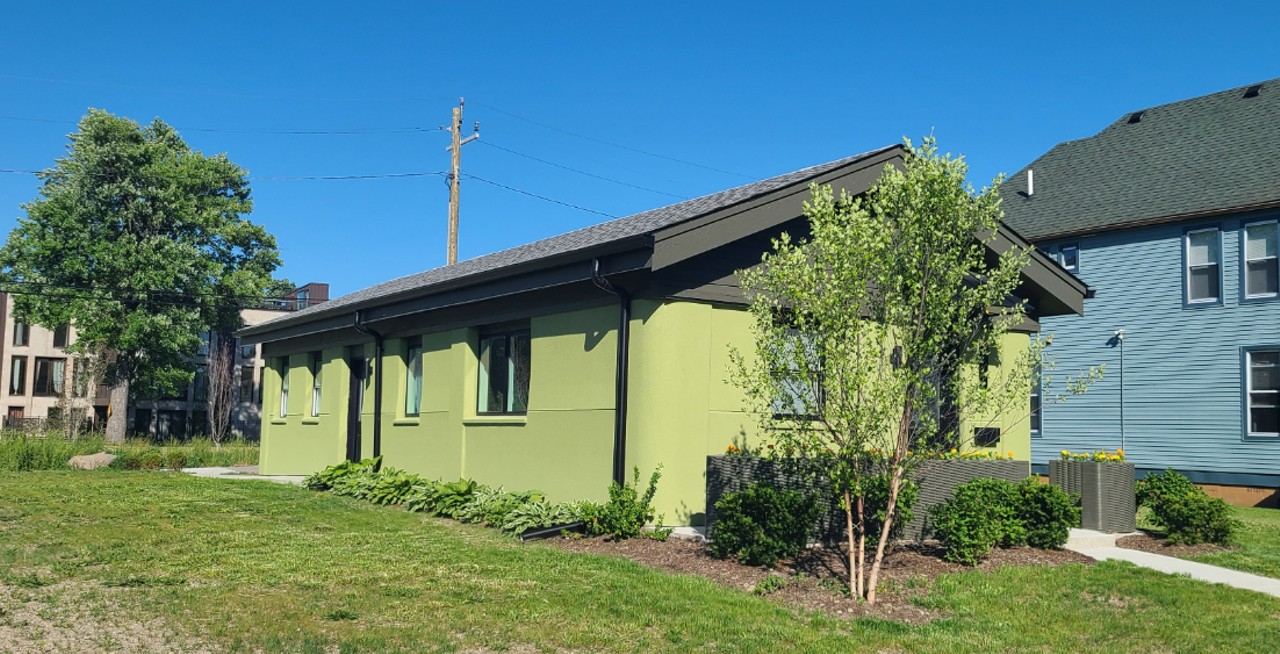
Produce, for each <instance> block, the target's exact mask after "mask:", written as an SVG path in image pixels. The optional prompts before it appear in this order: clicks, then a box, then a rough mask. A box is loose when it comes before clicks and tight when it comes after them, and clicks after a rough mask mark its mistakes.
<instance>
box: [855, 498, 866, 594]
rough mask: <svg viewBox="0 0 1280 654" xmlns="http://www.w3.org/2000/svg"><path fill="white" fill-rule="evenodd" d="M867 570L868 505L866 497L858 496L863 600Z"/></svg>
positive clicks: (860, 590) (859, 558)
mask: <svg viewBox="0 0 1280 654" xmlns="http://www.w3.org/2000/svg"><path fill="white" fill-rule="evenodd" d="M866 569H867V504H866V495H865V494H864V495H859V496H858V595H857V598H858V599H859V600H861V599H862V595H863V591H864V590H865V588H864V587H863V586H864V584H863V583H862V571H863V570H866Z"/></svg>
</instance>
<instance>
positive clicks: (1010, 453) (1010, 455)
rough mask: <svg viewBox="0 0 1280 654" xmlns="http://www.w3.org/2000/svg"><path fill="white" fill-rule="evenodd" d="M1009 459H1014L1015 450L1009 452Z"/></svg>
mask: <svg viewBox="0 0 1280 654" xmlns="http://www.w3.org/2000/svg"><path fill="white" fill-rule="evenodd" d="M1009 458H1010V459H1012V458H1013V450H1010V451H1009Z"/></svg>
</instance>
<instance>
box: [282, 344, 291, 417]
mask: <svg viewBox="0 0 1280 654" xmlns="http://www.w3.org/2000/svg"><path fill="white" fill-rule="evenodd" d="M287 415H289V359H288V357H280V417H281V418H283V417H285V416H287Z"/></svg>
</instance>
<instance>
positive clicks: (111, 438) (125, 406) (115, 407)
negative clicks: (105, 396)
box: [107, 381, 129, 445]
mask: <svg viewBox="0 0 1280 654" xmlns="http://www.w3.org/2000/svg"><path fill="white" fill-rule="evenodd" d="M110 402H111V415H110V416H108V417H107V442H108V443H113V444H117V445H118V444H120V443H123V442H124V436H125V425H126V423H128V421H129V382H127V381H121V382H118V383H117V384H116V385H115V386H112V387H111V400H110Z"/></svg>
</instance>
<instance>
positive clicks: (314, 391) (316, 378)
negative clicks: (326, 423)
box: [311, 355, 324, 418]
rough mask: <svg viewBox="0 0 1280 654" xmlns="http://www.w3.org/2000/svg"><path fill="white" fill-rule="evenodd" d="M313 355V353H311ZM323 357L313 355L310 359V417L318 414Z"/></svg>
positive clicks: (315, 416)
mask: <svg viewBox="0 0 1280 654" xmlns="http://www.w3.org/2000/svg"><path fill="white" fill-rule="evenodd" d="M312 356H315V355H312ZM323 372H324V358H323V356H315V358H314V359H312V361H311V417H312V418H317V417H319V416H320V400H321V393H322V390H321V383H323V374H322V373H323Z"/></svg>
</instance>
